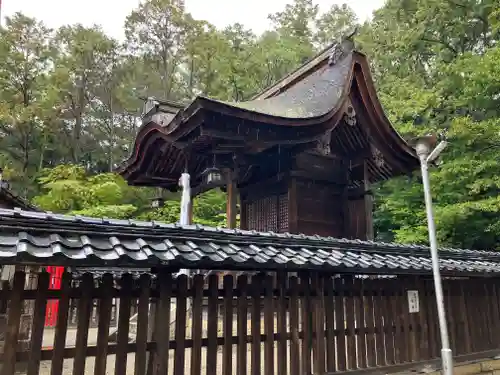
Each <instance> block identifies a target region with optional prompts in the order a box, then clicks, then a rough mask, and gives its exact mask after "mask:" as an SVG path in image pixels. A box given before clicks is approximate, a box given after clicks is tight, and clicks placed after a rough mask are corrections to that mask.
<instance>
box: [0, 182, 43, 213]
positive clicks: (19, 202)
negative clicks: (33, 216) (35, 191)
mask: <svg viewBox="0 0 500 375" xmlns="http://www.w3.org/2000/svg"><path fill="white" fill-rule="evenodd" d="M0 199H1V200H2V201H4V202H5V203H7V204H9V205H10V206H12V208H16V207H17V208H20V209H23V210H28V211H41V210H40V209H39V208H38V207H35V206H33V205H32V204H31V203H29V202H28V201H26V200H24V199H23V198H21V197H20V196H18V195H16V194H14V192H12V190H10V189H7V188H5V187H3V186H0Z"/></svg>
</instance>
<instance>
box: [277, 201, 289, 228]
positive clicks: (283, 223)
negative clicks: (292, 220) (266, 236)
mask: <svg viewBox="0 0 500 375" xmlns="http://www.w3.org/2000/svg"><path fill="white" fill-rule="evenodd" d="M278 199H279V202H278V206H279V207H278V214H279V220H278V221H279V227H278V232H280V233H284V232H288V231H289V229H288V194H282V195H280V196H279V198H278Z"/></svg>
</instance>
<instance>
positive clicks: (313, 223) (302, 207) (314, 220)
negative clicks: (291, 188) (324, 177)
mask: <svg viewBox="0 0 500 375" xmlns="http://www.w3.org/2000/svg"><path fill="white" fill-rule="evenodd" d="M296 197H297V232H298V233H303V234H308V235H314V234H317V235H320V236H333V237H342V235H343V233H342V232H343V220H342V199H341V195H340V194H339V192H338V190H335V189H333V188H332V187H331V186H330V185H327V184H322V183H316V182H314V181H311V180H304V179H299V180H297V181H296Z"/></svg>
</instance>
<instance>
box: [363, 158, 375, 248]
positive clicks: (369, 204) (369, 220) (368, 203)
mask: <svg viewBox="0 0 500 375" xmlns="http://www.w3.org/2000/svg"><path fill="white" fill-rule="evenodd" d="M363 175H364V176H363V178H364V184H363V185H364V190H365V195H364V200H365V217H366V239H367V240H369V241H372V240H373V238H374V233H373V196H372V194H369V193H368V192H370V175H369V170H368V162H367V161H365V163H364V165H363Z"/></svg>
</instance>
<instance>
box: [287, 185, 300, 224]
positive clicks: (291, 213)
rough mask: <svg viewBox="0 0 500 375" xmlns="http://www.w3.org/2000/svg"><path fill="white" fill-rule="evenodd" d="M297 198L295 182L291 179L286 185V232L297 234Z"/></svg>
mask: <svg viewBox="0 0 500 375" xmlns="http://www.w3.org/2000/svg"><path fill="white" fill-rule="evenodd" d="M297 198H298V195H297V181H296V179H295V178H291V179H290V180H289V183H288V231H289V232H290V233H297V230H298V225H299V217H298V207H297Z"/></svg>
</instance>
